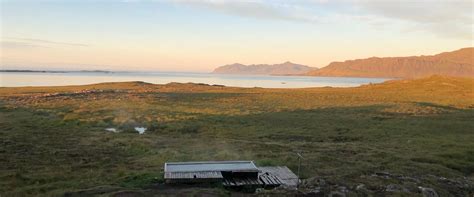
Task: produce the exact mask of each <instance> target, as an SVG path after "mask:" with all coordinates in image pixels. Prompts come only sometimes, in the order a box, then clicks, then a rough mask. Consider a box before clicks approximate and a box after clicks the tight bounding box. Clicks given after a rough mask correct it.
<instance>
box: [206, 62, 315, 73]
mask: <svg viewBox="0 0 474 197" xmlns="http://www.w3.org/2000/svg"><path fill="white" fill-rule="evenodd" d="M315 69H316V68H312V67H309V66H305V65H301V64H295V63H291V62H285V63H282V64H273V65H269V64H256V65H255V64H254V65H243V64H239V63H235V64H229V65H225V66H221V67H218V68H216V69H215V70H214V71H213V72H212V73H214V74H238V75H301V74H304V73H307V72H309V71H312V70H315Z"/></svg>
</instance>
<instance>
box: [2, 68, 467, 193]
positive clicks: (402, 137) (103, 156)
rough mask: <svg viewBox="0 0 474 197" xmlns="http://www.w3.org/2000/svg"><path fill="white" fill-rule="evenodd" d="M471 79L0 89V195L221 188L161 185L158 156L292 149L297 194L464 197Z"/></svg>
mask: <svg viewBox="0 0 474 197" xmlns="http://www.w3.org/2000/svg"><path fill="white" fill-rule="evenodd" d="M473 88H474V80H473V79H462V78H447V77H439V76H435V77H430V78H425V79H418V80H399V81H390V82H386V83H383V84H372V85H365V86H361V87H357V88H329V87H328V88H305V89H262V88H232V87H222V86H208V85H203V84H177V83H172V84H167V85H153V84H147V83H142V82H128V83H105V84H96V85H87V86H69V87H25V88H0V136H1V137H0V195H1V196H10V195H13V196H15V195H21V196H22V195H64V194H67V195H81V194H83V195H84V194H87V195H98V194H102V195H112V194H117V195H118V194H124V192H125V193H126V192H129V193H128V194H145V195H149V194H152V193H157V192H158V193H160V192H161V193H162V194H167V192H169V194H171V193H173V192H183V193H187V194H189V192H191V193H194V194H216V195H221V194H229V193H228V192H227V191H223V190H222V189H210V188H207V189H206V188H194V189H189V188H187V189H186V188H185V189H182V190H179V189H173V188H171V189H170V188H165V189H163V188H162V187H163V186H162V182H163V180H162V176H163V175H162V166H163V163H164V162H166V161H189V160H237V159H242V160H255V161H256V162H257V163H258V164H259V165H287V166H288V167H290V168H291V169H293V170H295V171H296V168H297V166H296V165H297V157H296V156H295V153H296V152H301V153H302V154H303V156H304V157H305V159H304V160H303V163H302V165H303V167H302V177H303V178H306V180H305V181H304V184H303V189H302V191H310V190H314V189H315V188H320V190H321V192H326V193H325V194H328V193H329V192H330V191H339V190H341V189H340V188H341V187H345V188H346V190H347V191H343V192H344V193H347V194H349V195H366V194H372V195H410V196H411V195H421V193H420V189H419V188H418V187H419V186H421V187H428V188H433V189H434V190H436V192H437V193H438V194H439V195H441V196H449V195H453V196H467V195H473V193H474V188H473V187H474V186H473V181H474V180H473V179H474V130H473V127H474V121H473V120H474V90H473ZM137 126H142V127H146V128H147V131H146V133H145V134H142V135H140V134H138V133H137V132H135V131H134V129H133V128H134V127H137ZM106 128H116V129H118V130H119V131H120V132H118V133H114V132H110V131H106V130H105V129H106ZM323 180H324V181H323ZM362 184H363V185H364V186H361V185H362ZM358 186H359V187H358ZM394 188H395V189H394ZM397 188H398V189H397ZM342 190H344V189H342ZM117 192H118V193H117ZM286 194H288V193H286Z"/></svg>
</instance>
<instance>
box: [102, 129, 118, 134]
mask: <svg viewBox="0 0 474 197" xmlns="http://www.w3.org/2000/svg"><path fill="white" fill-rule="evenodd" d="M105 130H106V131H110V132H112V133H118V132H119V131H118V130H117V129H116V128H106V129H105Z"/></svg>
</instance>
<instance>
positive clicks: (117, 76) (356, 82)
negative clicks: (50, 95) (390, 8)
mask: <svg viewBox="0 0 474 197" xmlns="http://www.w3.org/2000/svg"><path fill="white" fill-rule="evenodd" d="M386 80H388V79H383V78H353V77H307V76H260V75H258V76H257V75H255V76H254V75H252V76H242V75H217V74H207V73H164V72H149V73H145V72H112V73H101V72H68V73H32V72H31V73H28V72H0V86H1V87H21V86H64V85H85V84H94V83H102V82H124V81H143V82H148V83H154V84H167V83H170V82H180V83H188V82H192V83H206V84H210V85H225V86H235V87H262V88H306V87H324V86H331V87H354V86H360V85H363V84H369V83H381V82H383V81H386Z"/></svg>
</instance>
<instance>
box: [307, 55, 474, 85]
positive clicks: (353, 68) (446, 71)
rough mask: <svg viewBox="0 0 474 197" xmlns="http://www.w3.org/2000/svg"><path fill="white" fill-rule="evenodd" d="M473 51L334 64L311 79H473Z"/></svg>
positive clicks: (324, 68) (314, 73)
mask: <svg viewBox="0 0 474 197" xmlns="http://www.w3.org/2000/svg"><path fill="white" fill-rule="evenodd" d="M473 52H474V48H463V49H460V50H457V51H452V52H445V53H441V54H437V55H433V56H411V57H383V58H379V57H372V58H367V59H357V60H348V61H344V62H333V63H330V64H329V65H328V66H326V67H323V68H321V69H319V70H314V71H310V72H308V73H307V74H306V75H310V76H334V77H387V78H419V77H426V76H430V75H446V76H457V77H474V69H473V68H474V63H473V58H474V56H473Z"/></svg>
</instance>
